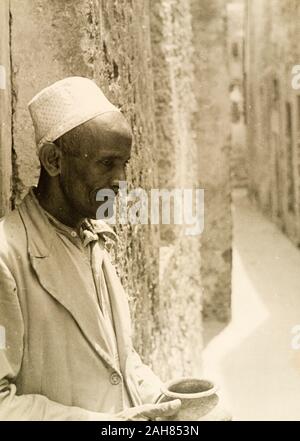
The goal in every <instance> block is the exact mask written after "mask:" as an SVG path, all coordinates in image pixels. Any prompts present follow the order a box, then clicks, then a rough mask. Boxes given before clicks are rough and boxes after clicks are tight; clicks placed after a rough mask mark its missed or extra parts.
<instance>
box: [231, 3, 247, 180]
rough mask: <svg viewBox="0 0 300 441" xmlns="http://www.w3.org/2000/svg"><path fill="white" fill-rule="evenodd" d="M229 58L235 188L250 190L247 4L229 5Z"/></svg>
mask: <svg viewBox="0 0 300 441" xmlns="http://www.w3.org/2000/svg"><path fill="white" fill-rule="evenodd" d="M227 54H228V55H227V57H228V64H229V77H230V88H229V90H230V94H229V97H230V105H231V109H230V118H231V154H230V168H231V170H230V175H231V186H232V188H241V187H247V183H248V182H247V149H246V130H245V119H244V4H243V2H241V1H240V0H236V1H231V2H230V3H228V4H227Z"/></svg>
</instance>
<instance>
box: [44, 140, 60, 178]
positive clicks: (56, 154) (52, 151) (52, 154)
mask: <svg viewBox="0 0 300 441" xmlns="http://www.w3.org/2000/svg"><path fill="white" fill-rule="evenodd" d="M61 156H62V153H61V150H60V148H59V147H58V146H57V145H55V144H54V143H53V142H47V143H45V144H44V145H43V146H42V147H41V149H40V151H39V158H40V161H41V163H42V165H43V167H44V169H45V170H46V171H47V173H48V174H49V175H50V176H52V177H54V176H58V175H59V174H60V172H61Z"/></svg>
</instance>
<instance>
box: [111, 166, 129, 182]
mask: <svg viewBox="0 0 300 441" xmlns="http://www.w3.org/2000/svg"><path fill="white" fill-rule="evenodd" d="M125 179H126V175H125V167H118V168H117V170H115V173H114V175H113V177H112V185H118V186H119V182H120V181H125Z"/></svg>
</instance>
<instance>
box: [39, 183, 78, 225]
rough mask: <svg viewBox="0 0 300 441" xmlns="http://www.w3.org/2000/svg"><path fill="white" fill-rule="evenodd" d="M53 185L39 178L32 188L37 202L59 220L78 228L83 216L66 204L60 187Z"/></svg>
mask: <svg viewBox="0 0 300 441" xmlns="http://www.w3.org/2000/svg"><path fill="white" fill-rule="evenodd" d="M53 187H54V186H51V185H45V184H44V183H43V182H42V181H41V180H40V181H39V183H38V186H37V187H36V188H35V189H34V194H35V196H36V198H37V200H38V202H39V204H40V205H41V207H42V208H43V209H44V210H46V211H47V212H48V213H50V214H51V215H52V216H53V217H55V218H56V219H57V220H58V221H59V222H61V223H63V224H64V225H67V226H68V227H71V228H74V229H76V230H79V227H80V224H81V223H82V221H83V220H84V218H83V217H82V216H80V215H78V214H77V213H76V212H74V209H72V207H70V206H69V205H68V203H67V201H66V200H65V199H66V198H65V197H64V195H63V193H62V192H61V190H60V188H53Z"/></svg>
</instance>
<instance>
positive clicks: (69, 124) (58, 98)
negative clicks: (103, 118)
mask: <svg viewBox="0 0 300 441" xmlns="http://www.w3.org/2000/svg"><path fill="white" fill-rule="evenodd" d="M28 109H29V112H30V115H31V118H32V121H33V126H34V131H35V139H36V144H37V147H38V149H40V148H41V147H42V145H43V144H45V143H46V142H53V141H55V140H56V139H57V138H59V137H60V136H62V135H64V134H65V133H66V132H68V131H69V130H71V129H74V127H77V126H79V125H80V124H83V123H85V122H86V121H89V120H90V119H93V118H95V117H96V116H99V115H101V114H103V113H106V112H120V111H119V109H118V108H117V107H115V106H114V105H113V104H112V103H111V102H109V101H108V99H107V98H106V97H105V95H104V94H103V92H102V90H101V89H100V88H99V87H98V86H97V85H96V84H95V83H94V81H92V80H90V79H89V78H84V77H68V78H65V79H63V80H60V81H57V82H55V83H54V84H52V85H51V86H49V87H46V88H45V89H43V90H41V91H40V92H39V93H38V94H37V95H35V96H34V97H33V98H32V100H31V101H30V102H29V103H28Z"/></svg>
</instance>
